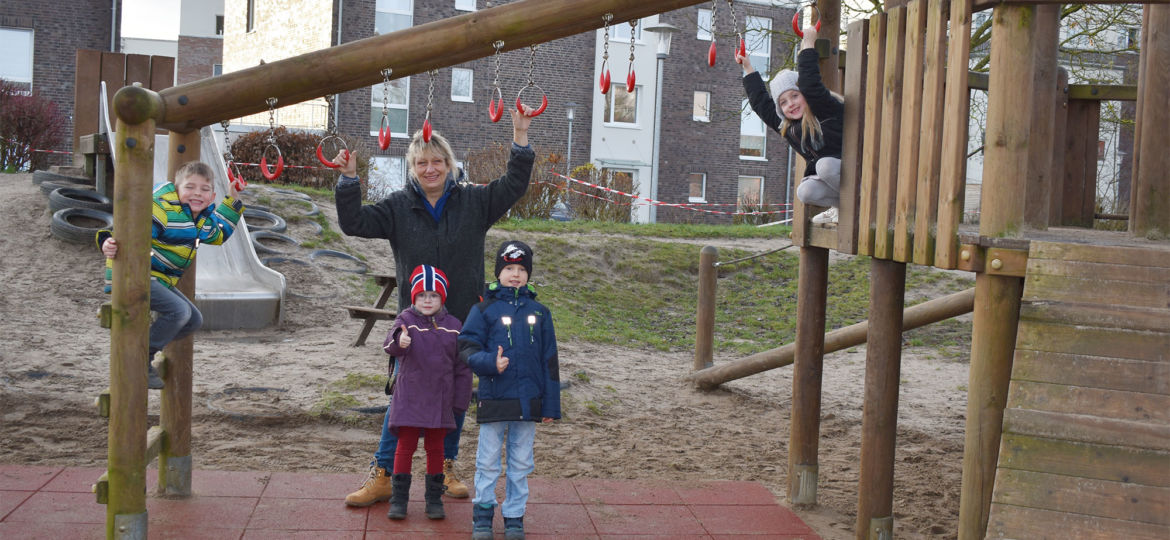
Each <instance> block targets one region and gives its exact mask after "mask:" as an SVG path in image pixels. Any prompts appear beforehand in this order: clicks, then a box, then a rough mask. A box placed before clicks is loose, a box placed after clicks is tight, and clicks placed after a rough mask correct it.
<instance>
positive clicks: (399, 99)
mask: <svg viewBox="0 0 1170 540" xmlns="http://www.w3.org/2000/svg"><path fill="white" fill-rule="evenodd" d="M383 94H386V97H387V100H386V109H387V117H388V120H389V124H388V125H389V126H390V133H391V134H392V135H396V136H403V137H405V136H406V135H407V129H408V126H407V124H406V120H407V118H406V116H407V114H406V113H407V111H408V110H409V109H410V78H409V77H403V78H401V79H394V80H391V81H390V89H389V91H388V92H387V91H385V90H384V89H383V87H382V85H381V84H375V85H374V86H372V87H370V135H377V134H378V129H379V128H381V126H382V95H383Z"/></svg>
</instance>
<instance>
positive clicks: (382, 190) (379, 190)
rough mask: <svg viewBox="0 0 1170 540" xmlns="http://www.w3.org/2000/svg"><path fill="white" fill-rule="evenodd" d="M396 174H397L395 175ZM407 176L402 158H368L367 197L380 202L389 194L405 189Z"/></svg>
mask: <svg viewBox="0 0 1170 540" xmlns="http://www.w3.org/2000/svg"><path fill="white" fill-rule="evenodd" d="M396 173H397V174H396ZM408 180H409V174H408V173H407V171H406V158H405V157H403V156H372V157H370V171H369V190H368V191H367V197H368V198H369V199H370V200H373V201H380V200H382V199H384V198H386V197H387V196H389V195H390V194H391V193H393V192H395V191H397V190H399V189H402V188H403V187H406V184H407V182H408Z"/></svg>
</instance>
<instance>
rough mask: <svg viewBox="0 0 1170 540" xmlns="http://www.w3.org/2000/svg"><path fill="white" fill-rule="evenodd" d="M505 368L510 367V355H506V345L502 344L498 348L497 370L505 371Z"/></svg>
mask: <svg viewBox="0 0 1170 540" xmlns="http://www.w3.org/2000/svg"><path fill="white" fill-rule="evenodd" d="M505 369H508V357H507V356H504V347H503V346H502V345H501V346H499V349H497V350H496V370H497V371H499V372H500V373H503V372H504V370H505Z"/></svg>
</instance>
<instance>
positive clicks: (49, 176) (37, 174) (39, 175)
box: [32, 171, 93, 185]
mask: <svg viewBox="0 0 1170 540" xmlns="http://www.w3.org/2000/svg"><path fill="white" fill-rule="evenodd" d="M32 181H33V183H34V184H38V185H39V184H40V183H41V182H50V181H51V182H74V183H88V184H91V185H92V184H93V179H92V178H86V177H84V176H69V175H66V174H57V173H55V172H49V171H33V177H32Z"/></svg>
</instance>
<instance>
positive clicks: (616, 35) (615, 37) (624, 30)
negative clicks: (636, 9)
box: [609, 19, 642, 43]
mask: <svg viewBox="0 0 1170 540" xmlns="http://www.w3.org/2000/svg"><path fill="white" fill-rule="evenodd" d="M609 40H610V41H611V42H614V41H617V42H620V43H629V42H630V23H629V21H626V22H623V23H617V24H613V25H610V27H609ZM634 43H642V19H638V27H637V28H635V29H634Z"/></svg>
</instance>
